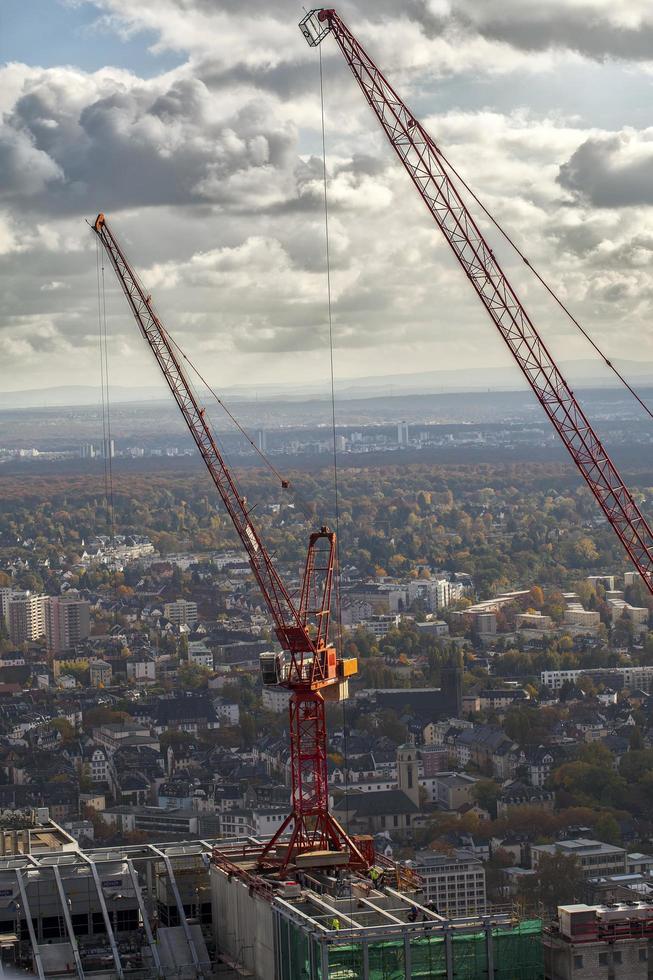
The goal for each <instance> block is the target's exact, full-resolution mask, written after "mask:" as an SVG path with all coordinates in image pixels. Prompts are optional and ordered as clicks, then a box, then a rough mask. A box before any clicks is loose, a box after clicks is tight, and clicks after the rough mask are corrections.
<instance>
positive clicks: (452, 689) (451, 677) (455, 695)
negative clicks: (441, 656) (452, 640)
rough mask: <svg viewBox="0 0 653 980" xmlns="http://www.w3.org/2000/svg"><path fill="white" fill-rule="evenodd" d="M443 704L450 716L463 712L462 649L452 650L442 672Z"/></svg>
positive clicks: (453, 716)
mask: <svg viewBox="0 0 653 980" xmlns="http://www.w3.org/2000/svg"><path fill="white" fill-rule="evenodd" d="M440 689H441V691H442V706H443V708H444V710H445V712H446V714H447V715H448V716H449V717H450V718H462V714H463V658H462V654H461V652H460V650H454V651H452V653H451V655H450V657H449V663H448V664H447V666H446V667H443V668H442V671H441V674H440Z"/></svg>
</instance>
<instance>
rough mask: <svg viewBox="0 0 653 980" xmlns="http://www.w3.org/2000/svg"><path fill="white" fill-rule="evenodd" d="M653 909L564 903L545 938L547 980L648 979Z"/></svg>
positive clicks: (652, 950)
mask: <svg viewBox="0 0 653 980" xmlns="http://www.w3.org/2000/svg"><path fill="white" fill-rule="evenodd" d="M651 922H653V906H652V905H650V904H648V903H645V902H630V901H629V902H622V903H616V902H615V903H612V904H611V905H580V904H579V905H560V906H558V923H557V928H556V927H554V928H552V929H548V930H546V931H545V932H544V933H543V935H542V943H543V946H544V976H545V978H546V980H649V978H650V976H651V969H650V968H651V964H653V940H652V937H651Z"/></svg>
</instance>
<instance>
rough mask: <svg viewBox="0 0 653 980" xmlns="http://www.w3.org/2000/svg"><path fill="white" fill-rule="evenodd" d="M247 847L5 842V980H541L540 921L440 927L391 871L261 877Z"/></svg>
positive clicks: (19, 835) (254, 851)
mask: <svg viewBox="0 0 653 980" xmlns="http://www.w3.org/2000/svg"><path fill="white" fill-rule="evenodd" d="M266 843H268V842H267V841H258V840H254V839H253V838H248V839H242V840H232V841H226V840H224V841H213V840H208V841H207V840H201V841H191V842H180V843H174V844H170V843H166V844H138V845H125V846H118V847H108V848H93V849H89V850H83V849H80V848H79V846H78V845H77V843H76V842H75V841H74V840H73V839H72V838H71V837H69V835H68V834H66V833H65V831H63V830H62V829H61V828H60V827H59V826H58V825H57V824H56V823H54V822H52V821H50V820H45V819H43V820H41V821H38V820H34V822H33V824H32V826H30V827H26V828H24V829H21V830H18V831H5V832H4V833H2V832H0V849H1V850H2V854H1V855H0V976H12V975H15V973H14V971H15V970H20V972H21V975H23V976H25V975H30V976H35V977H39V980H46V978H52V980H63V978H64V977H65V978H70V977H71V976H76V977H78V978H85V977H86V978H91V977H92V978H96V980H100V978H101V980H127V978H139V980H150V978H157V977H158V978H177V980H196V978H205V980H208V978H227V977H233V978H236V977H242V976H245V977H255V978H259V980H309V978H311V980H312V978H315V980H317V978H319V980H327V978H338V980H345V978H348V980H354V978H368V977H369V978H375V980H390V978H392V980H399V978H404V977H406V978H408V977H424V978H426V977H429V978H437V977H442V978H443V980H449V978H461V980H463V978H464V980H477V978H481V977H487V978H490V977H492V978H499V980H501V978H505V980H508V978H510V980H538V978H541V977H543V971H542V948H541V942H540V932H541V924H540V922H539V921H527V922H523V921H519V920H518V919H517V918H516V917H515V915H514V914H512V913H511V912H510V911H509V910H501V911H498V912H496V913H493V914H488V915H486V916H479V917H461V918H456V919H448V918H445V917H444V916H441V915H440V914H438V912H437V911H436V910H435V909H433V908H432V907H426V906H425V905H424V904H422V896H421V893H420V891H419V880H418V879H416V878H415V877H414V876H413V875H412V873H411V872H409V871H407V870H405V869H403V868H402V867H400V866H399V865H396V864H394V863H392V862H391V861H388V860H383V859H380V860H381V861H382V863H381V864H380V865H379V866H378V867H377V868H376V870H377V871H378V873H379V876H377V877H376V879H375V880H372V878H370V876H369V875H368V874H366V873H363V872H357V871H354V870H352V869H351V868H350V867H347V866H345V865H342V864H338V854H337V852H332V855H333V856H332V857H331V858H330V859H329V860H327V856H326V855H324V857H323V859H322V860H320V859H317V861H316V863H315V864H314V865H311V863H310V862H308V863H307V865H306V867H304V868H303V869H302V870H301V871H300V870H297V869H295V870H294V872H293V874H292V875H289V874H286V875H285V876H284V875H283V874H281V873H279V871H278V870H272V871H270V872H269V873H267V874H265V873H261V872H260V862H261V855H262V853H263V850H264V847H265V845H266Z"/></svg>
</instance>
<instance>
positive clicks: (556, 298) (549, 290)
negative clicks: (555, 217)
mask: <svg viewBox="0 0 653 980" xmlns="http://www.w3.org/2000/svg"><path fill="white" fill-rule="evenodd" d="M431 145H432V146H433V148H434V150H435V152H436V154H437V155H438V157H439V158H440V161H441V163H442V164H443V166H444V168H445V170H448V171H449V174H453V175H454V176H455V178H456V180H458V181H459V183H460V184H461V186H462V187H464V188H465V190H466V191H467V193H468V194H469V195H470V197H471V198H472V200H473V201H475V202H476V204H477V205H478V206H479V208H480V209H481V211H482V212H483V214H484V215H485V217H486V218H487V219H488V220H489V221H490V222H491V224H492V225H494V227H495V228H496V230H497V231H498V232H499V234H500V235H501V236H502V237H503V239H504V240H505V241H506V242H507V243H508V245H509V246H510V247H511V248H512V249H513V251H514V252H515V253H516V254H517V255H518V256H519V258H520V259H521V260H522V262H524V264H525V265H527V266H528V268H529V269H530V271H531V272H532V273H533V275H534V276H535V278H536V279H537V281H538V282H539V283H540V284H541V285H542V286H543V287H544V289H545V290H546V291H547V293H548V294H549V296H550V297H551V299H553V300H554V302H555V303H557V304H558V306H559V307H560V309H561V310H562V312H563V313H564V314H565V316H567V317H568V318H569V319H570V320H571V322H572V323H573V324H574V326H575V327H577V328H578V330H580V332H581V333H582V335H583V337H584V338H585V340H587V342H588V343H589V344H590V346H591V347H593V348H594V350H595V351H596V353H597V354H598V355H599V357H600V358H601V360H602V361H603V362H604V364H606V365H607V367H608V368H609V369H610V370H611V371H612V373H613V374H614V375H615V377H616V378H618V379H619V381H620V382H621V383H622V385H623V386H624V387H625V388H627V389H628V391H629V392H630V394H631V395H632V396H633V398H634V399H635V401H637V402H638V403H639V404H640V406H641V407H642V408H643V409H644V411H645V412H646V414H647V415H648V416H649V417H650V418H652V419H653V410H652V409H650V408H649V407H648V405H647V404H646V402H645V401H644V400H643V398H642V397H641V396H640V395H639V394H638V393H637V392H636V391H635V389H634V388H633V386H632V385H631V384H630V383H629V382H628V381H627V380H626V378H624V376H623V374H622V373H621V371H619V369H618V368H617V367H615V365H614V364H613V362H612V361H611V360H610V359H609V358H608V357H607V355H606V354H604V353H603V351H602V350H601V348H600V347H599V345H598V344H597V343H596V341H595V340H594V339H593V337H592V336H591V335H590V334H589V333H588V331H587V330H586V329H585V327H584V326H583V325H582V323H580V322H579V320H578V319H577V318H576V317H575V316H574V314H573V313H572V312H571V310H570V309H569V307H568V306H567V305H566V304H565V303H563V301H562V300H561V299H560V297H559V296H558V295H557V293H556V292H555V290H554V289H553V287H552V286H550V285H549V283H548V282H547V281H546V279H545V278H544V276H542V275H541V273H540V272H538V270H537V269H536V268H535V266H534V265H533V264H532V262H531V261H530V260H529V259H528V258H527V257H526V256H525V255H524V253H523V252H522V250H521V249H520V248H519V246H518V245H517V243H516V242H515V240H514V239H513V238H512V237H511V236H510V234H509V233H508V232H507V231H506V230H505V228H504V227H503V225H501V224H500V222H499V221H497V219H496V218H495V217H494V215H493V214H492V212H491V211H489V210H488V208H487V207H486V206H485V204H483V202H482V201H481V200H480V198H479V197H478V195H477V194H476V192H475V191H473V190H472V188H471V187H470V186H469V184H468V183H467V181H466V180H465V179H464V177H462V176H461V175H460V173H459V172H458V171H457V170H456V168H455V167H454V165H453V164H452V163H451V161H450V160H449V159H448V158H447V157H446V156H445V154H444V153H443V152H442V150H441V149H440V147H439V146H438V145H437V144H436V143H432V144H431ZM449 179H450V180H451V176H449Z"/></svg>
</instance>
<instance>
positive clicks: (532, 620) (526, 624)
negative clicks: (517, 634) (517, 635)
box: [515, 612, 553, 631]
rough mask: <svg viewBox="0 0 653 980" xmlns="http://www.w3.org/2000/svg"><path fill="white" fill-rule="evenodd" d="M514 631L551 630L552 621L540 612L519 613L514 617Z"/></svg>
mask: <svg viewBox="0 0 653 980" xmlns="http://www.w3.org/2000/svg"><path fill="white" fill-rule="evenodd" d="M515 629H518V630H544V631H548V630H552V629H553V620H552V619H551V617H550V616H544V615H543V614H542V613H541V612H527V613H520V614H519V615H517V616H515Z"/></svg>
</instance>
